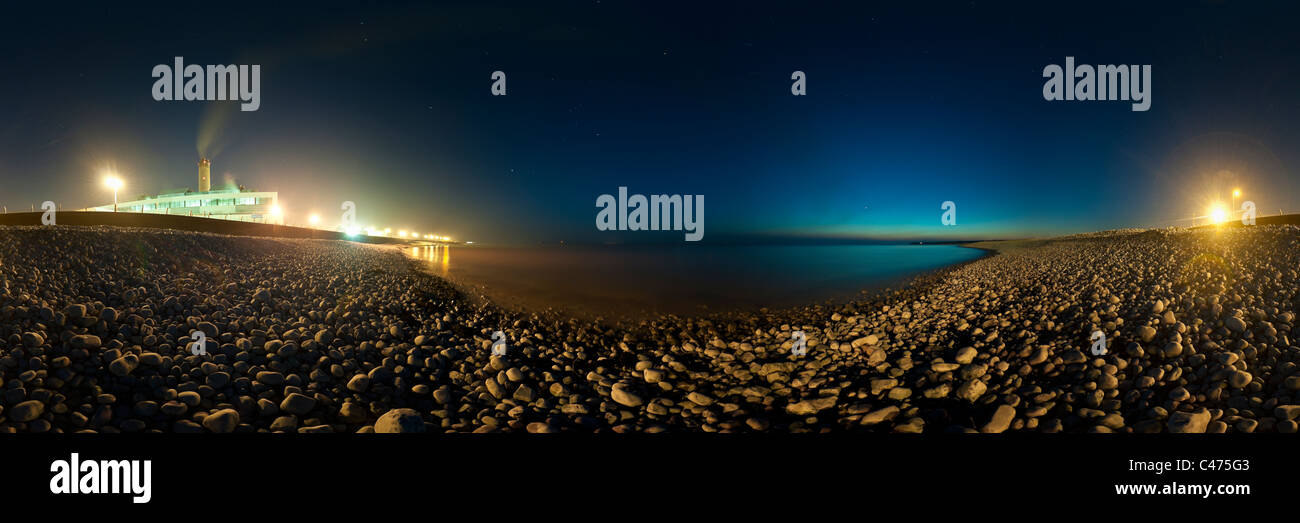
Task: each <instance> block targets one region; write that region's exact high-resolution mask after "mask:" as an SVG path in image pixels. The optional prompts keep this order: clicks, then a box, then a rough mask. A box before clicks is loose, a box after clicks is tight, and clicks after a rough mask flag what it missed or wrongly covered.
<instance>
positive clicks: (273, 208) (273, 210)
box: [271, 204, 280, 216]
mask: <svg viewBox="0 0 1300 523" xmlns="http://www.w3.org/2000/svg"><path fill="white" fill-rule="evenodd" d="M279 215H280V206H279V205H277V204H271V216H279Z"/></svg>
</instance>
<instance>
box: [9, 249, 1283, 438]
mask: <svg viewBox="0 0 1300 523" xmlns="http://www.w3.org/2000/svg"><path fill="white" fill-rule="evenodd" d="M972 247H977V248H983V249H988V250H992V251H996V254H994V255H992V256H988V257H984V258H980V259H977V260H975V261H971V262H969V263H965V264H961V265H959V266H955V267H950V268H947V269H943V270H940V271H936V272H932V273H928V274H925V275H922V276H918V277H916V278H914V279H912V280H911V281H910V282H909V283H908V284H907V285H905V286H903V287H902V288H901V289H899V290H893V291H889V292H887V293H883V294H880V295H874V296H864V297H863V298H862V299H860V300H858V301H853V302H848V303H838V304H819V305H810V306H806V307H799V308H793V309H783V310H763V311H759V312H719V313H713V314H709V315H703V316H659V317H654V318H650V319H645V320H640V321H619V322H613V321H610V322H606V321H599V320H592V319H587V318H582V319H580V318H577V317H573V316H567V315H564V314H561V313H557V312H553V311H534V312H527V311H518V310H508V309H505V308H502V307H498V306H496V305H494V304H493V303H491V302H489V301H485V300H483V299H481V298H478V297H476V296H473V295H471V294H467V293H465V292H463V291H461V290H460V289H459V288H457V287H456V286H455V285H453V284H451V283H449V282H447V281H445V280H443V279H441V278H439V277H438V276H436V275H434V274H432V273H430V272H429V271H427V270H426V269H425V267H423V266H422V264H421V262H419V261H418V260H413V259H411V258H409V257H407V256H406V255H404V254H403V253H402V252H401V251H400V250H399V249H398V248H395V247H391V246H379V245H366V244H358V243H352V242H346V241H338V240H318V239H275V238H252V237H241V236H226V235H217V234H207V233H199V232H182V231H168V230H159V229H136V228H123V227H103V226H98V227H79V226H49V227H30V226H0V376H2V377H3V380H2V383H3V397H0V432H219V433H229V432H299V433H311V432H346V433H368V432H385V433H387V432H426V433H429V432H498V431H506V432H525V431H526V432H541V433H546V432H593V431H594V432H907V433H917V432H981V433H1001V432H1141V433H1154V432H1287V433H1289V432H1296V431H1297V429H1298V426H1297V418H1300V373H1298V372H1297V370H1298V369H1300V367H1298V365H1300V346H1297V345H1295V344H1294V341H1293V340H1292V339H1291V338H1290V336H1291V334H1292V328H1293V326H1294V324H1295V319H1296V313H1297V299H1298V296H1297V294H1298V293H1300V275H1298V274H1297V269H1298V268H1300V227H1297V226H1295V225H1259V226H1254V227H1223V228H1200V229H1187V228H1179V229H1158V230H1122V231H1108V232H1101V233H1090V234H1083V235H1075V236H1067V237H1061V238H1053V239H1045V240H1023V241H1008V242H989V243H984V244H974V245H972ZM498 330H499V331H502V332H503V333H504V335H505V340H506V353H505V355H504V356H493V355H492V343H493V342H492V335H493V333H494V332H495V331H498ZM196 331H197V332H201V333H202V337H203V338H206V344H205V345H204V346H203V347H202V349H203V350H198V349H200V347H196V346H195V344H196V343H197V342H196V341H194V333H195V332H196ZM795 331H801V332H802V333H803V334H804V335H805V336H806V339H807V352H806V354H805V355H802V356H800V355H795V354H792V350H791V349H792V343H793V339H792V338H794V336H793V333H794V332H795ZM1098 331H1099V332H1100V333H1102V334H1103V335H1104V338H1105V345H1104V348H1101V349H1102V350H1098V349H1099V347H1096V346H1094V333H1095V332H1098ZM195 352H199V353H200V354H195Z"/></svg>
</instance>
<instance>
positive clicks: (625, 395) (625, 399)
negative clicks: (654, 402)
mask: <svg viewBox="0 0 1300 523" xmlns="http://www.w3.org/2000/svg"><path fill="white" fill-rule="evenodd" d="M609 396H610V397H611V398H614V401H616V402H618V404H619V405H623V406H624V407H640V406H641V403H642V401H641V396H638V395H637V394H636V393H635V392H632V391H630V390H628V389H627V385H625V384H622V383H616V384H614V387H613V389H612V390H610V392H609Z"/></svg>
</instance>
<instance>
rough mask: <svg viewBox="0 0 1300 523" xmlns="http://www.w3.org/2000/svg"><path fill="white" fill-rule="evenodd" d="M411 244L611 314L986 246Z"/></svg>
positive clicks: (529, 294)
mask: <svg viewBox="0 0 1300 523" xmlns="http://www.w3.org/2000/svg"><path fill="white" fill-rule="evenodd" d="M406 252H407V253H408V254H409V255H411V256H413V257H416V258H419V259H422V260H425V261H426V262H427V263H429V264H430V265H431V267H432V268H433V271H434V272H435V273H436V274H439V275H441V276H444V277H447V278H449V279H451V280H453V281H455V282H457V283H459V284H462V285H463V286H468V287H471V288H473V289H475V290H476V291H477V292H479V293H481V294H485V295H487V296H488V297H490V298H492V299H493V300H495V301H497V302H498V303H503V304H510V305H515V306H523V307H532V308H545V307H557V308H562V309H569V310H571V311H573V312H579V313H584V314H598V315H605V316H635V315H639V314H643V313H647V312H660V313H679V314H689V313H698V312H708V311H719V310H732V309H755V308H758V307H772V308H779V307H793V306H799V305H807V304H811V303H815V302H820V301H824V300H827V299H836V300H838V299H845V298H849V297H853V296H856V295H859V293H860V292H861V291H864V290H866V291H872V290H878V289H881V288H884V287H886V286H889V285H894V284H897V283H900V282H902V281H904V280H905V279H906V278H907V277H909V276H913V275H916V274H918V273H921V272H925V271H928V270H932V269H936V268H940V267H943V266H946V265H951V264H955V263H960V262H964V261H968V260H973V259H975V258H978V257H980V256H982V255H983V252H982V251H979V250H976V249H968V248H965V247H956V246H951V245H814V246H790V245H759V246H755V245H700V246H696V245H684V246H584V247H564V246H559V247H500V248H497V247H476V246H465V247H460V246H457V247H413V248H409V249H406Z"/></svg>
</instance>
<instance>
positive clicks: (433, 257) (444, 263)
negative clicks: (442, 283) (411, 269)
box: [409, 245, 451, 275]
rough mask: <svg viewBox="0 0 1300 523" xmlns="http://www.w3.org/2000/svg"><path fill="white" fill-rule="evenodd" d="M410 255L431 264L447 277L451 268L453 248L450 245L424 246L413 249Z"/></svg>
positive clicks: (410, 250)
mask: <svg viewBox="0 0 1300 523" xmlns="http://www.w3.org/2000/svg"><path fill="white" fill-rule="evenodd" d="M409 253H410V255H411V257H412V258H415V259H417V260H423V261H426V262H429V264H430V265H431V266H433V267H437V268H438V269H439V271H441V272H442V274H443V275H446V274H447V273H448V271H449V269H450V268H451V246H450V245H423V246H419V247H411V248H410V249H409Z"/></svg>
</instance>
